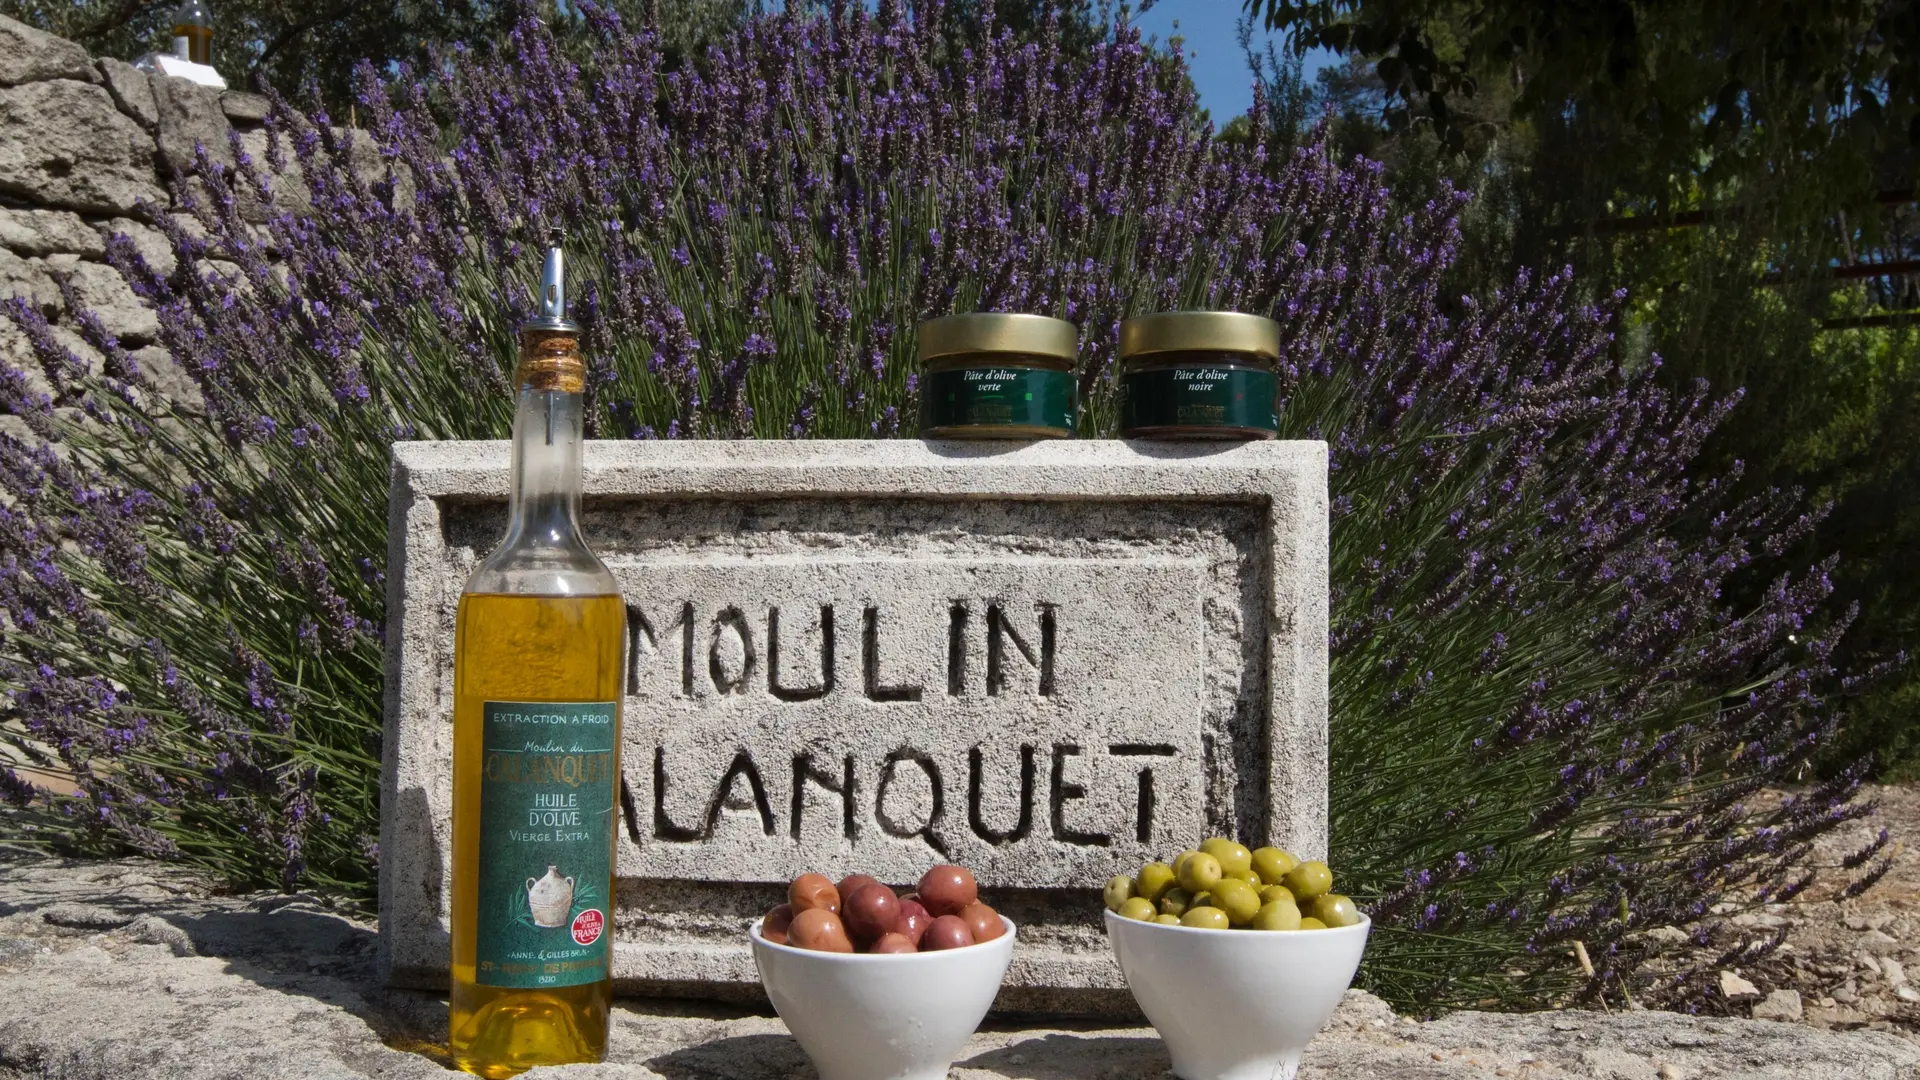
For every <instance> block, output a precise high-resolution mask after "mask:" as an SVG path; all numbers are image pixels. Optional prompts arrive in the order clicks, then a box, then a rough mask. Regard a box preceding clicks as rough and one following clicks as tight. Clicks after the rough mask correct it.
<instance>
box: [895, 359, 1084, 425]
mask: <svg viewBox="0 0 1920 1080" xmlns="http://www.w3.org/2000/svg"><path fill="white" fill-rule="evenodd" d="M1074 389H1075V387H1074V376H1073V372H1071V371H1058V370H1055V369H1053V368H1032V367H1012V366H1007V367H971V368H950V369H948V370H945V371H934V372H929V373H928V374H927V377H926V379H925V381H924V382H923V383H922V384H921V389H920V427H921V429H922V430H923V431H931V430H933V429H935V428H946V427H1035V428H1051V429H1053V430H1055V431H1062V432H1066V433H1067V434H1069V435H1070V434H1072V433H1073V420H1074Z"/></svg>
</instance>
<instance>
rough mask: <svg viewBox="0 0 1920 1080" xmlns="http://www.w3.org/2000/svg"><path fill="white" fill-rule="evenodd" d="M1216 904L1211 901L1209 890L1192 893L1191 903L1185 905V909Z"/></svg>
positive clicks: (1211, 895) (1216, 905)
mask: <svg viewBox="0 0 1920 1080" xmlns="http://www.w3.org/2000/svg"><path fill="white" fill-rule="evenodd" d="M1218 906H1219V905H1218V904H1215V903H1214V902H1213V893H1211V892H1203V893H1194V894H1193V903H1191V904H1188V905H1187V910H1189V911H1191V910H1193V909H1194V908H1197V907H1218Z"/></svg>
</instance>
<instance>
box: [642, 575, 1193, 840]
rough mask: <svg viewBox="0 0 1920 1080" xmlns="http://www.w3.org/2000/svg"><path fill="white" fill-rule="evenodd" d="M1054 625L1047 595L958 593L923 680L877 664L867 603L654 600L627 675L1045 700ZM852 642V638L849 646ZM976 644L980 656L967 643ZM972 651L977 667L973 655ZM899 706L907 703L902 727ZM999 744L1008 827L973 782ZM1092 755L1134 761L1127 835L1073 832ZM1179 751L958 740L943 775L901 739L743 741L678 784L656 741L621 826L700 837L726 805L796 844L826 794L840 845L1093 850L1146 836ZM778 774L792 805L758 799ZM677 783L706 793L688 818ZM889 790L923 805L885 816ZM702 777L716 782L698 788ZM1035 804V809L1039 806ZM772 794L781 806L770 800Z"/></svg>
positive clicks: (908, 697) (679, 774)
mask: <svg viewBox="0 0 1920 1080" xmlns="http://www.w3.org/2000/svg"><path fill="white" fill-rule="evenodd" d="M1061 618H1062V616H1061V611H1060V607H1059V605H1057V604H1054V603H1047V602H1038V603H1034V604H1031V605H1025V604H1023V605H1020V606H1019V607H1018V608H1012V607H1009V606H1005V605H1002V604H999V603H991V602H982V603H972V602H966V601H954V602H952V604H951V605H950V607H949V608H948V610H947V617H946V626H945V641H944V642H942V643H940V644H941V646H942V651H943V652H944V654H945V664H944V667H945V671H944V675H945V678H944V679H940V678H937V677H936V678H935V679H934V680H932V681H931V684H928V683H927V682H923V681H915V680H912V679H905V678H901V677H899V676H898V675H896V674H891V673H889V672H887V671H886V670H885V668H886V663H885V657H886V656H887V655H888V653H887V650H886V649H885V648H884V647H883V646H884V642H885V635H886V633H887V631H888V629H889V627H890V626H891V625H892V624H890V623H889V622H888V619H887V616H886V613H885V612H884V611H883V609H882V608H881V607H880V606H877V605H871V604H867V605H855V606H852V607H851V608H850V609H849V607H848V606H846V605H839V604H820V605H817V606H815V605H808V606H806V607H805V608H804V609H800V610H790V609H787V608H783V607H781V606H779V605H765V606H755V607H748V606H745V605H726V606H723V607H718V608H717V609H716V608H712V607H705V608H703V607H702V606H700V605H696V604H695V603H693V602H691V601H688V602H682V603H680V604H677V605H659V606H651V607H649V606H644V605H632V604H629V605H628V608H627V630H628V649H627V655H628V665H629V671H628V683H629V685H630V686H632V685H637V684H638V682H639V679H640V676H641V674H642V665H646V664H651V663H658V662H660V661H661V660H663V659H664V660H666V661H667V662H668V663H670V664H674V665H675V666H677V668H678V676H679V686H678V694H679V696H680V697H682V698H689V699H691V698H696V697H706V696H727V695H742V694H761V695H765V697H766V698H767V699H771V701H773V702H775V703H780V702H786V703H798V702H813V701H821V700H827V701H832V700H835V699H840V698H845V699H847V700H862V699H863V700H864V701H865V702H871V703H877V704H881V705H886V704H899V705H902V706H906V707H908V709H911V708H913V707H914V706H917V705H922V704H930V703H934V702H936V701H937V700H938V699H939V698H941V697H946V698H953V699H959V698H968V697H984V698H986V699H996V698H1007V699H1013V698H1024V699H1027V700H1033V699H1036V698H1037V699H1049V698H1053V697H1054V696H1055V694H1056V690H1057V686H1056V668H1057V667H1058V664H1059V660H1060V657H1059V638H1060V634H1059V626H1060V620H1061ZM796 631H798V632H796ZM803 635H804V637H805V638H806V639H807V641H808V645H807V647H806V648H805V650H804V653H803V652H802V650H801V648H800V647H799V646H798V645H797V644H796V642H797V640H798V639H799V638H800V637H801V636H803ZM849 636H851V637H852V638H853V639H854V641H853V642H849V641H848V640H847V639H848V637H849ZM982 638H984V642H982V640H981V639H982ZM856 643H857V644H856ZM981 644H984V649H981V648H978V647H976V646H979V645H981ZM849 645H852V646H853V647H851V648H849ZM981 653H984V663H973V662H971V661H970V657H972V658H978V657H979V656H980V655H981ZM849 654H851V655H849ZM849 658H851V659H852V660H853V663H852V664H851V665H849V664H848V663H847V661H848V660H849ZM849 667H850V668H851V670H847V668H849ZM911 715H913V714H912V713H910V712H908V711H903V713H902V721H903V724H905V723H906V722H907V721H908V720H909V718H910V717H911ZM996 752H997V753H1001V754H1004V755H1006V758H1007V763H1008V764H1011V760H1012V757H1013V755H1015V754H1016V753H1017V755H1018V775H1019V799H1018V809H1017V811H1015V812H1014V813H1013V814H1012V815H1010V816H1009V820H1005V821H1001V822H997V823H991V822H989V821H988V820H987V819H988V817H989V814H988V813H987V812H986V811H985V810H984V808H983V805H982V790H983V787H985V786H986V784H985V783H983V777H984V774H985V773H986V772H987V770H988V768H989V758H988V755H990V754H993V753H996ZM1095 755H1106V756H1109V757H1112V758H1118V759H1125V760H1126V761H1128V762H1131V764H1130V765H1128V771H1129V772H1130V773H1131V774H1132V778H1133V784H1132V787H1133V791H1132V792H1131V795H1132V798H1131V799H1130V800H1129V802H1130V803H1131V805H1129V806H1127V807H1125V810H1124V813H1123V815H1122V816H1124V817H1126V818H1129V819H1130V820H1128V821H1126V823H1125V824H1126V825H1128V826H1130V828H1125V829H1124V830H1122V831H1121V832H1119V833H1114V832H1106V831H1098V830H1094V829H1088V828H1084V827H1082V828H1076V827H1074V826H1073V825H1072V824H1070V822H1069V820H1068V819H1069V817H1070V816H1072V815H1071V814H1070V810H1069V808H1070V806H1071V804H1073V803H1075V802H1076V801H1078V800H1082V799H1086V798H1088V793H1087V790H1086V788H1085V786H1084V785H1083V784H1081V783H1077V782H1075V781H1074V780H1073V779H1072V775H1071V774H1072V771H1073V769H1074V768H1075V767H1076V765H1077V763H1076V761H1075V759H1081V760H1083V761H1084V760H1087V759H1090V758H1092V757H1093V756H1095ZM1179 756H1180V755H1179V751H1178V750H1177V748H1176V747H1174V746H1172V745H1168V744H1164V743H1160V742H1132V741H1116V742H1110V743H1107V742H1103V743H1099V744H1098V745H1088V740H1086V739H1083V738H1076V739H1070V740H1066V741H1055V742H1051V743H1048V744H1036V743H1034V742H1022V743H1020V744H1019V745H1018V746H1017V749H1016V747H1014V746H1007V747H1004V748H1003V749H1001V750H998V751H996V750H994V749H991V748H990V747H989V746H988V745H987V744H985V743H977V744H976V745H973V746H972V747H970V748H969V749H968V751H967V759H966V764H965V767H964V770H961V769H956V768H954V767H953V766H952V765H951V764H950V765H949V766H948V767H947V768H943V767H942V764H941V762H940V761H938V760H936V759H935V757H934V756H933V755H931V754H928V753H925V752H923V751H920V750H917V749H913V748H911V747H896V748H894V749H891V750H877V749H876V750H871V751H869V752H868V753H865V754H862V753H847V754H844V755H840V756H838V757H823V756H821V755H819V754H817V753H815V752H814V751H811V750H800V751H795V752H792V753H790V754H787V753H782V754H780V755H779V759H778V760H771V759H770V757H771V752H769V751H767V750H759V751H757V752H756V750H755V749H752V748H748V747H745V746H742V747H740V748H739V749H738V750H737V751H736V753H735V754H734V756H733V758H732V761H731V762H730V763H729V764H728V766H727V767H726V769H725V771H724V772H722V773H721V774H719V775H718V776H712V777H688V776H685V775H684V771H683V770H682V769H681V768H679V767H677V765H676V763H675V762H674V761H673V760H672V758H671V754H670V750H669V748H668V747H667V746H665V745H661V744H658V743H656V744H655V745H654V746H653V747H652V760H651V762H648V763H642V762H639V761H636V762H633V763H632V764H633V767H635V768H642V769H644V768H647V767H648V766H649V765H650V766H651V770H652V776H651V781H652V783H651V785H650V786H651V788H652V792H653V797H652V800H651V803H652V805H651V806H635V805H634V804H633V803H632V802H629V803H628V805H627V807H626V810H627V814H626V816H627V828H628V831H629V836H630V837H631V839H632V840H633V841H634V842H635V843H637V844H642V843H645V842H647V841H651V842H666V843H675V844H699V843H703V842H705V841H707V840H709V839H711V838H712V837H713V835H714V832H715V830H716V828H718V827H719V825H720V822H721V819H722V815H723V813H724V812H726V811H729V810H733V811H741V812H747V813H752V814H754V815H757V817H758V819H759V825H760V828H761V830H762V831H763V832H764V833H765V834H766V835H767V836H769V837H772V836H777V835H780V834H781V833H782V832H785V833H786V834H787V835H788V836H790V837H791V838H792V839H793V840H795V841H798V840H799V839H800V836H801V829H802V826H803V823H804V822H806V821H810V820H815V817H814V816H815V815H824V814H829V813H833V807H832V804H833V803H835V802H837V803H838V804H839V805H838V807H837V810H838V813H837V815H836V816H837V817H838V818H839V821H838V822H837V824H838V826H839V831H841V832H842V833H843V834H844V835H845V836H846V838H847V839H848V840H857V839H858V838H859V837H860V835H861V833H862V831H863V829H865V828H866V827H868V826H869V825H871V827H873V828H876V829H877V830H878V831H879V832H881V833H882V834H885V835H887V836H892V837H897V838H901V839H908V838H918V839H920V840H922V841H924V842H925V843H926V844H927V845H928V846H929V847H930V848H932V849H933V850H934V851H935V852H938V853H940V854H942V855H945V854H947V853H948V851H949V847H950V843H949V840H950V838H951V837H952V835H953V834H952V833H951V832H950V831H949V830H950V829H955V828H964V829H966V830H967V831H968V832H970V833H971V835H972V836H973V837H977V838H978V840H980V841H984V842H985V843H987V844H989V845H992V846H994V847H1006V846H1008V845H1012V844H1016V843H1019V842H1021V841H1026V840H1037V839H1047V840H1052V841H1055V842H1057V843H1062V844H1068V845H1074V846H1080V847H1089V848H1105V847H1108V846H1110V845H1112V844H1114V843H1115V842H1116V841H1117V840H1120V839H1124V840H1127V841H1134V842H1138V843H1141V844H1146V843H1149V842H1151V841H1152V839H1153V836H1154V821H1155V807H1156V802H1157V797H1156V790H1155V788H1156V785H1155V771H1156V767H1159V768H1165V767H1168V766H1169V765H1170V764H1171V761H1170V759H1174V758H1177V757H1179ZM774 769H778V770H783V771H786V772H787V775H786V776H784V777H782V779H783V780H784V779H790V780H791V783H790V784H786V785H784V786H785V787H786V790H787V791H788V792H790V793H791V798H790V800H776V799H774V798H772V797H771V796H770V794H769V787H770V785H769V783H768V777H769V775H770V770H774ZM1043 772H1044V773H1045V778H1044V779H1042V773H1043ZM689 783H690V784H692V785H693V786H694V788H695V789H696V790H698V789H702V788H705V790H707V791H709V792H710V796H709V798H708V799H707V800H706V802H705V810H704V812H703V813H701V814H700V815H699V816H697V817H695V816H693V815H686V816H685V817H684V818H676V817H674V815H673V814H671V813H670V812H669V810H668V792H669V790H670V789H677V788H678V787H679V785H682V784H689ZM900 783H911V784H912V785H913V786H914V788H915V789H916V790H918V791H921V792H929V793H930V799H931V806H930V807H927V806H926V805H925V800H924V799H923V800H922V809H921V811H920V813H919V814H918V815H917V817H918V818H919V820H911V821H908V820H899V819H897V818H896V817H895V816H893V815H892V814H890V813H889V812H888V810H887V807H888V805H889V801H888V792H889V789H891V788H892V787H893V786H894V785H895V784H900ZM707 784H711V785H712V786H711V787H710V788H706V785H707ZM962 795H963V796H964V802H965V808H966V812H965V821H964V822H961V821H959V820H957V819H958V814H957V813H956V811H957V809H958V805H957V804H958V803H959V802H960V797H961V796H962ZM1042 798H1044V801H1045V804H1046V809H1045V811H1044V812H1043V814H1044V817H1042V814H1041V813H1036V811H1037V809H1038V803H1039V802H1040V801H1041V799H1042ZM780 801H785V802H787V803H788V805H776V803H777V802H780ZM823 803H824V804H826V805H825V806H823V805H822V804H823Z"/></svg>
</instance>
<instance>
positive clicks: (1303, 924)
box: [1300, 918, 1327, 930]
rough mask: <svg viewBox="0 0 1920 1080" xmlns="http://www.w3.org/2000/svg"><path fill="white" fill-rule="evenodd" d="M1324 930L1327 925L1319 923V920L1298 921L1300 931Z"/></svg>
mask: <svg viewBox="0 0 1920 1080" xmlns="http://www.w3.org/2000/svg"><path fill="white" fill-rule="evenodd" d="M1326 928H1327V924H1326V923H1323V922H1321V921H1320V920H1319V919H1314V918H1306V919H1301V920H1300V929H1302V930H1325V929H1326Z"/></svg>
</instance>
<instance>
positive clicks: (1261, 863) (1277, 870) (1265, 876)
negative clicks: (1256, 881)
mask: <svg viewBox="0 0 1920 1080" xmlns="http://www.w3.org/2000/svg"><path fill="white" fill-rule="evenodd" d="M1299 864H1300V860H1299V859H1296V858H1294V857H1293V856H1291V855H1289V854H1287V853H1286V852H1284V851H1281V850H1280V849H1279V848H1277V847H1263V848H1254V849H1253V871H1254V873H1256V874H1259V875H1260V880H1261V881H1264V882H1266V883H1267V884H1269V885H1278V884H1280V882H1281V880H1282V879H1283V878H1285V877H1286V876H1287V871H1289V870H1291V869H1293V868H1294V867H1295V866H1298V865H1299Z"/></svg>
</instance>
